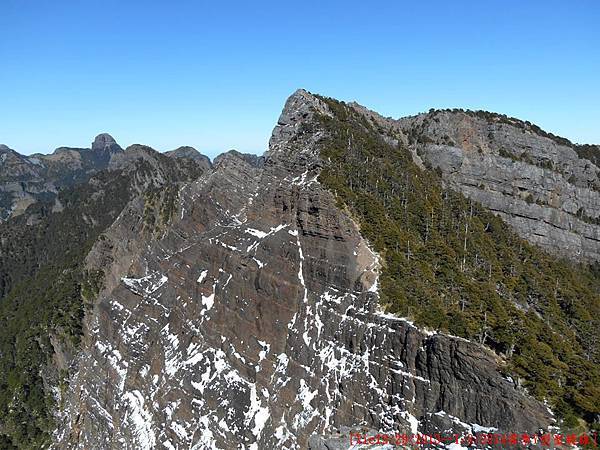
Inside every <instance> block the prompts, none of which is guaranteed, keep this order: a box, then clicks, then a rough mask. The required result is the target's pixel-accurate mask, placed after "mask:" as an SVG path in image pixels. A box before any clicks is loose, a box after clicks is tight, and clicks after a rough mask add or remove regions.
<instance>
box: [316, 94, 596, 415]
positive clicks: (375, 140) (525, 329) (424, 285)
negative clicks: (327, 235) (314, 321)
mask: <svg viewBox="0 0 600 450" xmlns="http://www.w3.org/2000/svg"><path fill="white" fill-rule="evenodd" d="M321 99H322V100H323V101H325V102H326V103H327V105H328V106H329V108H330V109H331V111H332V112H333V113H334V117H328V116H325V115H319V116H318V117H319V121H320V125H321V127H322V128H323V129H324V130H325V131H326V136H328V137H327V138H326V139H325V142H324V143H323V146H322V150H321V156H322V158H323V160H324V161H326V165H325V167H324V168H323V170H322V172H321V175H320V178H319V180H320V182H321V183H322V184H323V185H325V186H326V187H327V188H328V189H329V190H331V191H332V192H333V193H335V195H336V196H337V199H338V202H339V203H340V205H343V206H344V207H347V208H348V210H349V211H350V213H351V214H352V215H353V216H354V217H355V219H356V220H357V221H358V222H359V224H360V227H361V231H362V233H363V234H364V236H365V237H366V238H367V239H368V240H369V241H370V242H371V243H372V245H373V246H374V248H375V250H376V251H377V252H379V254H380V255H381V257H382V262H383V268H382V273H381V276H380V281H381V285H380V286H381V289H380V297H381V302H382V304H383V306H385V308H386V309H387V310H388V311H390V312H393V313H396V314H398V315H400V316H407V317H410V318H412V319H414V320H415V321H416V323H418V324H419V325H422V326H427V327H431V328H434V329H438V330H443V331H447V332H449V333H452V334H454V335H458V336H462V337H465V338H467V339H470V340H473V341H476V342H479V343H481V344H485V345H487V346H489V347H490V348H492V349H493V350H494V351H496V352H497V353H498V354H501V355H504V356H505V357H506V360H507V361H508V364H507V367H506V371H507V373H510V374H511V375H512V376H513V378H515V379H516V380H517V382H518V383H522V385H524V386H525V387H527V389H528V390H529V392H530V393H531V394H533V395H534V396H536V397H537V398H538V399H540V400H547V401H548V402H549V404H550V405H551V406H552V407H553V409H554V410H555V411H557V412H558V413H559V414H560V416H561V417H562V418H563V419H564V425H565V426H573V425H575V424H576V423H577V421H576V418H577V417H582V418H584V419H586V420H587V421H588V422H592V421H593V420H594V418H595V417H596V415H597V414H600V365H599V364H598V362H599V360H600V352H599V343H600V339H599V338H600V331H599V330H600V321H599V318H600V300H599V292H600V281H599V278H598V277H597V276H596V275H595V274H594V272H593V271H592V270H590V268H589V267H583V266H575V265H572V264H571V263H569V262H566V261H561V260H558V259H556V258H553V257H551V256H549V255H548V254H546V253H544V252H543V251H541V250H539V249H538V248H536V247H534V246H532V245H530V244H528V243H527V242H526V241H524V240H523V239H521V238H520V237H519V236H517V235H516V234H515V233H514V232H513V231H512V230H511V229H510V227H509V226H507V225H506V224H504V223H503V222H502V220H501V219H499V218H498V217H496V216H494V215H493V214H491V213H490V212H489V211H488V210H486V208H484V207H482V206H481V205H480V204H478V203H475V202H472V201H469V200H468V199H466V198H465V197H464V196H462V195H460V194H458V193H455V192H452V191H449V190H445V189H444V188H443V187H442V183H441V181H440V177H439V175H438V174H436V173H435V172H434V171H423V170H420V169H419V168H418V167H417V166H416V165H415V164H414V163H413V161H412V158H411V155H410V152H409V151H408V149H407V148H405V147H403V146H402V145H401V144H396V145H394V144H393V142H394V140H393V139H394V138H395V137H396V136H394V132H393V131H392V130H388V131H387V134H388V136H387V139H385V140H384V138H383V136H381V134H380V133H379V132H377V130H376V128H375V127H374V126H373V125H372V123H371V122H369V121H368V120H367V119H366V118H365V117H364V116H363V115H361V114H359V113H358V112H356V111H355V110H354V109H352V108H351V107H349V106H347V105H346V104H344V103H342V102H338V101H335V100H332V99H328V98H321ZM390 138H392V139H390ZM397 141H398V142H401V140H399V139H398V140H397ZM390 142H391V143H390Z"/></svg>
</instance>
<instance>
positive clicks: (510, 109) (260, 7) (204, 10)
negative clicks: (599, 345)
mask: <svg viewBox="0 0 600 450" xmlns="http://www.w3.org/2000/svg"><path fill="white" fill-rule="evenodd" d="M598 24H600V2H599V1H598V0H590V1H586V0H573V1H552V0H546V1H534V0H531V1H523V0H520V1H512V0H505V1H495V0H488V1H474V0H473V1H467V0H464V1H460V0H456V1H427V2H415V1H411V2H401V1H390V2H377V1H372V2H366V1H360V2H358V1H357V2H354V1H344V2H338V1H323V0H321V1H314V2H313V1H302V2H300V1H298V2H293V1H278V2H201V1H185V0H181V1H160V2H158V1H156V2H153V1H122V0H121V1H113V0H108V1H91V0H90V1H82V0H78V1H66V0H65V1H34V0H31V1H27V2H24V1H22V0H0V61H1V66H0V143H5V144H7V145H9V146H10V147H12V148H14V149H16V150H18V151H20V152H22V153H33V152H44V153H46V152H50V151H52V150H53V149H54V148H56V147H58V146H61V145H68V146H89V144H90V142H91V140H92V138H93V137H94V136H95V135H96V134H98V133H100V132H105V131H106V132H109V133H111V134H112V135H113V136H114V137H115V138H116V139H117V141H118V142H119V143H120V144H121V145H123V146H127V145H130V144H132V143H143V144H147V145H151V146H152V147H154V148H156V149H158V150H161V151H163V150H169V149H172V148H175V147H177V146H180V145H192V146H194V147H196V148H197V149H199V150H200V151H202V152H203V153H205V154H208V155H209V156H215V155H216V154H218V153H220V152H222V151H225V150H228V149H230V148H236V149H239V150H241V151H246V152H253V153H262V152H263V151H264V150H265V149H266V147H267V141H268V138H269V135H270V133H271V130H272V128H273V126H274V125H275V122H276V120H277V117H278V115H279V113H280V112H281V108H282V106H283V103H284V102H285V99H286V98H287V97H288V96H289V95H290V94H291V93H292V92H293V91H294V90H295V89H297V88H299V87H303V88H306V89H308V90H310V91H312V92H316V93H321V94H324V95H328V96H332V97H336V98H339V99H342V100H356V101H358V102H359V103H362V104H364V105H366V106H368V107H370V108H372V109H375V110H377V111H379V112H381V113H382V114H384V115H388V116H393V117H398V116H403V115H410V114H415V113H418V112H421V111H426V110H428V109H429V108H431V107H435V108H444V107H462V108H471V109H486V110H491V111H496V112H502V113H506V114H508V115H512V116H516V117H519V118H522V119H526V120H530V121H532V122H534V123H537V124H538V125H540V126H541V127H542V128H544V129H546V130H548V131H551V132H553V133H555V134H560V135H562V136H565V137H567V138H569V139H571V140H573V141H576V142H582V143H583V142H589V143H600V26H599V25H598Z"/></svg>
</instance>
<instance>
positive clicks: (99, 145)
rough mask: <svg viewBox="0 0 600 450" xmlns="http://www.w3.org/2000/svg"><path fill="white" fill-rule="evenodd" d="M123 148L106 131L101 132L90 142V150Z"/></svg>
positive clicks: (117, 149)
mask: <svg viewBox="0 0 600 450" xmlns="http://www.w3.org/2000/svg"><path fill="white" fill-rule="evenodd" d="M107 149H108V150H113V151H115V150H116V151H119V150H123V149H122V148H121V147H120V146H119V144H117V141H115V139H114V138H113V137H112V136H111V135H110V134H108V133H101V134H99V135H98V136H96V138H95V139H94V142H92V150H107Z"/></svg>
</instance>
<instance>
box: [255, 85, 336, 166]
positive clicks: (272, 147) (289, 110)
mask: <svg viewBox="0 0 600 450" xmlns="http://www.w3.org/2000/svg"><path fill="white" fill-rule="evenodd" d="M315 113H319V114H322V115H327V116H332V115H333V114H332V112H331V111H330V110H329V107H328V106H327V104H326V103H325V102H324V101H323V100H321V99H320V98H319V97H317V96H316V95H313V94H311V93H310V92H308V91H306V90H304V89H298V90H297V91H296V92H294V93H293V94H292V95H291V96H290V97H289V98H288V99H287V101H286V102H285V106H284V107H283V111H282V112H281V115H280V116H279V119H278V120H277V126H276V127H275V129H274V130H273V134H272V135H271V139H270V140H269V150H268V151H267V153H266V154H265V156H266V158H267V159H269V158H271V159H274V160H276V159H279V158H281V157H283V158H284V159H287V158H289V156H290V153H293V154H299V153H302V154H305V155H306V156H308V157H309V159H314V158H312V157H314V156H315V154H314V150H315V148H314V144H315V142H316V140H318V138H319V136H315V135H314V134H313V136H312V137H310V139H309V141H308V142H303V143H302V145H300V141H301V140H298V139H296V138H297V137H298V136H299V135H301V134H302V133H303V131H304V130H305V128H304V126H305V125H306V124H308V123H310V122H311V121H312V120H313V119H314V116H315ZM311 156H312V157H311Z"/></svg>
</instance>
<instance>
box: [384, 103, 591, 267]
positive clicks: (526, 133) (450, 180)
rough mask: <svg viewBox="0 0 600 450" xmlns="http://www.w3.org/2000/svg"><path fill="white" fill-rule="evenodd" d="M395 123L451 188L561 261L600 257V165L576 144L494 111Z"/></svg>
mask: <svg viewBox="0 0 600 450" xmlns="http://www.w3.org/2000/svg"><path fill="white" fill-rule="evenodd" d="M388 123H394V125H395V126H397V127H399V128H400V129H402V130H403V131H404V132H405V134H406V136H407V137H408V139H407V140H408V141H409V142H410V146H411V147H412V149H413V152H414V154H415V155H418V156H419V157H420V158H421V159H422V161H424V162H425V163H426V164H428V165H429V166H431V167H433V168H438V169H439V170H441V173H442V176H443V178H444V180H445V181H446V183H447V184H448V186H449V187H451V188H452V189H454V190H456V191H459V192H461V193H462V194H464V195H465V196H466V197H468V198H471V199H473V200H476V201H478V202H480V203H481V204H482V205H484V206H486V207H487V208H489V209H490V210H491V211H492V212H494V213H495V214H497V215H498V216H500V217H501V218H502V219H503V220H504V221H506V222H507V223H509V224H510V225H511V226H512V227H513V228H514V229H515V230H516V231H517V232H518V233H519V234H520V235H521V236H522V237H523V238H525V239H527V240H528V241H530V242H531V243H533V244H536V245H538V246H540V247H542V248H543V249H545V250H546V251H548V252H550V253H553V254H555V255H558V256H563V257H567V258H570V259H573V260H577V261H582V260H583V261H597V260H599V259H600V220H599V217H600V168H598V167H597V166H596V165H595V164H594V163H593V162H592V161H591V160H589V159H586V158H583V157H580V156H579V154H578V152H577V149H578V147H577V146H576V145H573V144H571V143H569V142H568V141H566V140H564V139H560V138H553V137H551V136H548V135H545V134H544V133H543V132H541V133H542V134H540V132H539V131H538V130H536V129H534V128H532V126H531V125H530V124H528V123H524V122H521V121H518V120H516V119H507V118H502V117H501V116H497V115H492V114H476V113H465V112H460V111H453V112H452V111H437V112H432V113H429V114H422V115H419V116H415V117H409V118H404V119H400V120H399V121H388ZM597 151H598V152H599V153H600V149H597Z"/></svg>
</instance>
